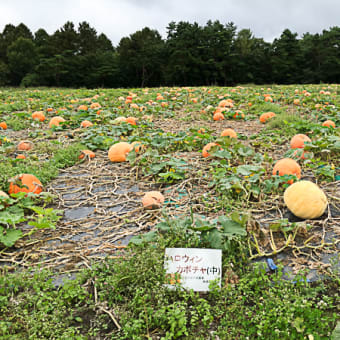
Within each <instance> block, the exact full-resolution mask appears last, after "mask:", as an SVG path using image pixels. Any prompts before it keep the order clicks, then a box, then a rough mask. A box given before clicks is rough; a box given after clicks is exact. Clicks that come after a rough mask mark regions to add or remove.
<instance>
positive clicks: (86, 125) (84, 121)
mask: <svg viewBox="0 0 340 340" xmlns="http://www.w3.org/2000/svg"><path fill="white" fill-rule="evenodd" d="M92 125H93V123H91V122H90V121H89V120H83V121H82V122H81V124H80V126H81V127H83V128H87V127H89V126H92Z"/></svg>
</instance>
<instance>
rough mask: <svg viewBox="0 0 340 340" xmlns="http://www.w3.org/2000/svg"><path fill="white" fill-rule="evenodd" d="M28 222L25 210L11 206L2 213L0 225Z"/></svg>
mask: <svg viewBox="0 0 340 340" xmlns="http://www.w3.org/2000/svg"><path fill="white" fill-rule="evenodd" d="M23 221H26V219H25V218H24V210H23V209H22V208H19V207H18V206H11V207H9V208H7V209H6V210H4V211H0V224H12V225H14V224H16V223H20V222H23Z"/></svg>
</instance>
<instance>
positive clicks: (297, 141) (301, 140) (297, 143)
mask: <svg viewBox="0 0 340 340" xmlns="http://www.w3.org/2000/svg"><path fill="white" fill-rule="evenodd" d="M305 142H311V139H310V138H309V137H308V136H306V135H304V134H302V133H299V134H297V135H295V136H294V137H293V138H292V139H291V140H290V147H291V148H292V149H302V148H304V147H305Z"/></svg>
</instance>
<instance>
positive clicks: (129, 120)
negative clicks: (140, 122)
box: [126, 117, 137, 125]
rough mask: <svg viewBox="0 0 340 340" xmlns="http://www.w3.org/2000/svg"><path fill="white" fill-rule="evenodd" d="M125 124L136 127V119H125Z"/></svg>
mask: <svg viewBox="0 0 340 340" xmlns="http://www.w3.org/2000/svg"><path fill="white" fill-rule="evenodd" d="M126 122H127V123H129V124H131V125H137V123H136V118H134V117H127V118H126Z"/></svg>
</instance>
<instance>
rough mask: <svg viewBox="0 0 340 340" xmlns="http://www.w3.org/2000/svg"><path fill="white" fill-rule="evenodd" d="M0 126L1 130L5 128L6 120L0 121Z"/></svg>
mask: <svg viewBox="0 0 340 340" xmlns="http://www.w3.org/2000/svg"><path fill="white" fill-rule="evenodd" d="M0 128H2V129H3V130H7V124H6V122H1V123H0Z"/></svg>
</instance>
